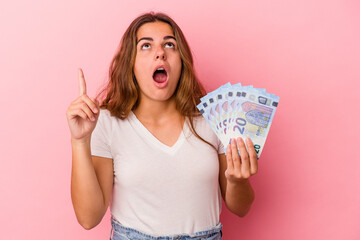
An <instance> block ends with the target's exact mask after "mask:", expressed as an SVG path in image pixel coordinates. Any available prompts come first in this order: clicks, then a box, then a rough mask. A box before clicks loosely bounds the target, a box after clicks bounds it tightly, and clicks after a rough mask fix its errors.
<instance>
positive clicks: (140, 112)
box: [133, 97, 181, 124]
mask: <svg viewBox="0 0 360 240" xmlns="http://www.w3.org/2000/svg"><path fill="white" fill-rule="evenodd" d="M133 113H134V114H135V115H136V117H137V118H138V119H139V120H141V121H146V122H147V123H153V124H161V122H164V121H168V120H170V119H173V118H174V117H175V118H179V117H180V115H181V114H180V113H179V111H178V110H177V109H176V103H175V98H174V97H172V98H170V99H169V100H167V101H152V100H148V99H147V100H141V99H140V103H139V105H138V107H137V108H136V109H134V110H133Z"/></svg>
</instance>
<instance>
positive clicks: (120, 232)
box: [110, 217, 223, 240]
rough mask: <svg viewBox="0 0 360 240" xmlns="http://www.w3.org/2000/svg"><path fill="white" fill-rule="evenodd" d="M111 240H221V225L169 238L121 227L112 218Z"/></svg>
mask: <svg viewBox="0 0 360 240" xmlns="http://www.w3.org/2000/svg"><path fill="white" fill-rule="evenodd" d="M111 226H112V228H111V234H110V235H111V236H113V238H111V236H110V240H111V239H113V240H123V239H131V240H137V239H139V240H188V239H191V240H205V239H206V240H218V239H221V236H222V231H221V229H222V227H223V226H222V224H221V222H219V223H218V224H217V225H216V226H215V227H212V228H211V229H208V230H204V231H200V232H195V233H193V234H185V233H184V234H176V235H169V236H152V235H149V234H146V233H143V232H141V231H139V230H136V229H133V228H129V227H125V226H123V225H121V223H119V222H118V221H117V220H116V219H115V218H114V217H111Z"/></svg>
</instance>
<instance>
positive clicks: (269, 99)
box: [197, 83, 280, 159]
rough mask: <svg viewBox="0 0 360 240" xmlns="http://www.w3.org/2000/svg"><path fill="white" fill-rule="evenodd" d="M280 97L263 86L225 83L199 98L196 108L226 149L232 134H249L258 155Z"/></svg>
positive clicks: (236, 135)
mask: <svg viewBox="0 0 360 240" xmlns="http://www.w3.org/2000/svg"><path fill="white" fill-rule="evenodd" d="M279 99H280V98H279V97H278V96H276V95H274V94H271V93H267V92H266V89H263V88H254V87H253V86H241V84H240V83H238V84H235V85H231V84H230V83H227V84H225V85H223V86H221V87H219V88H218V89H216V90H214V91H212V92H210V93H208V94H207V95H206V96H204V97H203V98H201V103H200V104H199V105H197V108H198V109H199V111H200V112H201V114H202V115H203V116H204V118H205V119H206V121H207V122H208V124H209V125H210V127H211V129H212V130H213V131H214V132H215V134H216V135H217V136H218V138H219V139H220V141H221V142H222V144H223V145H224V147H225V149H226V147H227V145H228V144H229V142H230V140H231V139H232V138H237V137H242V138H243V139H245V138H250V139H251V140H252V142H253V143H254V147H255V151H256V153H257V156H258V159H259V158H260V155H261V152H262V150H263V148H264V145H265V141H266V138H267V135H268V133H269V129H270V126H271V123H272V121H273V118H274V115H275V111H276V108H277V106H278V103H279Z"/></svg>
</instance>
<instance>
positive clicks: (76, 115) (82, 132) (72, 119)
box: [66, 68, 100, 141]
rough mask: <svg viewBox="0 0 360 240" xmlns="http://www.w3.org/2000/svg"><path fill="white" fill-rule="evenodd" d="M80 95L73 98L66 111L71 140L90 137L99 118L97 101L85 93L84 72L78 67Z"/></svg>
mask: <svg viewBox="0 0 360 240" xmlns="http://www.w3.org/2000/svg"><path fill="white" fill-rule="evenodd" d="M79 86H80V96H79V97H78V98H77V99H75V100H74V101H73V102H72V103H71V104H70V106H69V107H68V109H67V111H66V117H67V120H68V124H69V128H70V132H71V138H72V139H73V140H80V141H81V140H85V139H87V138H90V137H91V133H92V131H93V130H94V128H95V126H96V123H97V120H98V118H99V115H100V114H99V113H100V109H99V102H98V100H96V99H94V98H89V97H88V96H87V95H86V82H85V78H84V73H83V71H82V70H81V68H80V69H79Z"/></svg>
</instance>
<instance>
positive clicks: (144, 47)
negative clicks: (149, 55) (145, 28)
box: [141, 43, 150, 49]
mask: <svg viewBox="0 0 360 240" xmlns="http://www.w3.org/2000/svg"><path fill="white" fill-rule="evenodd" d="M149 48H150V44H148V43H145V44H143V45H142V46H141V49H149Z"/></svg>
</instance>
